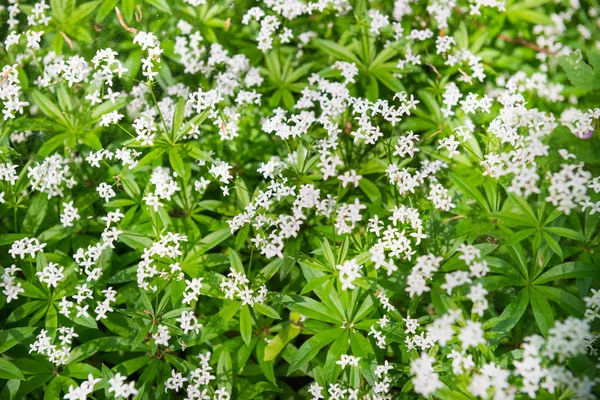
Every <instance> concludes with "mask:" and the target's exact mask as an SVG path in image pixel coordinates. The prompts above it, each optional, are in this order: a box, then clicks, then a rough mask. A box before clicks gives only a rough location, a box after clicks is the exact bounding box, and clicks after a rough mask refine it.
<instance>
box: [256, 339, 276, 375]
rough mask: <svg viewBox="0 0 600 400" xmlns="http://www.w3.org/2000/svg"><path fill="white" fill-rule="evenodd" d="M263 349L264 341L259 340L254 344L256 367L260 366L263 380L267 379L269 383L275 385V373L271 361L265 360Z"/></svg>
mask: <svg viewBox="0 0 600 400" xmlns="http://www.w3.org/2000/svg"><path fill="white" fill-rule="evenodd" d="M265 347H266V344H265V341H264V340H259V341H258V343H257V344H256V359H257V360H258V365H259V366H260V370H261V371H262V373H263V375H264V376H265V378H267V379H268V380H269V382H271V383H273V384H277V380H276V379H275V371H274V370H273V361H266V360H265Z"/></svg>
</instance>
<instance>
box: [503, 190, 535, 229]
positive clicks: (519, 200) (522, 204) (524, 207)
mask: <svg viewBox="0 0 600 400" xmlns="http://www.w3.org/2000/svg"><path fill="white" fill-rule="evenodd" d="M508 197H509V198H510V199H511V200H512V201H513V202H514V203H515V204H516V205H517V207H518V208H519V210H521V212H522V213H523V214H524V215H525V216H527V218H528V219H529V220H530V222H532V223H533V224H534V226H537V222H538V220H537V218H536V216H535V213H534V212H533V208H531V206H530V205H529V203H527V200H526V199H524V198H523V197H521V196H516V195H514V194H512V193H511V194H510V195H509V196H508Z"/></svg>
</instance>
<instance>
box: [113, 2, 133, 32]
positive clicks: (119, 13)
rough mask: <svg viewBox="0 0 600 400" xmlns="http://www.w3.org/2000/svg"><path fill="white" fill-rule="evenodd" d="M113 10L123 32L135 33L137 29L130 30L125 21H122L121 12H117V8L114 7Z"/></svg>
mask: <svg viewBox="0 0 600 400" xmlns="http://www.w3.org/2000/svg"><path fill="white" fill-rule="evenodd" d="M115 10H116V11H117V18H118V19H119V22H120V23H121V26H122V27H123V28H125V30H126V31H127V32H131V33H137V29H135V28H130V27H129V26H127V24H126V23H125V20H124V19H123V15H122V14H121V11H120V10H119V7H115Z"/></svg>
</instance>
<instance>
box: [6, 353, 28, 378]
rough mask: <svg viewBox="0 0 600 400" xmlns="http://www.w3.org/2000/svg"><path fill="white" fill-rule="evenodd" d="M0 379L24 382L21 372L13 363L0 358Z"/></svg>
mask: <svg viewBox="0 0 600 400" xmlns="http://www.w3.org/2000/svg"><path fill="white" fill-rule="evenodd" d="M0 379H17V380H19V381H23V380H25V377H24V376H23V373H21V370H20V369H19V368H18V367H17V366H16V365H15V364H13V363H11V362H10V361H8V360H5V359H4V358H1V357H0Z"/></svg>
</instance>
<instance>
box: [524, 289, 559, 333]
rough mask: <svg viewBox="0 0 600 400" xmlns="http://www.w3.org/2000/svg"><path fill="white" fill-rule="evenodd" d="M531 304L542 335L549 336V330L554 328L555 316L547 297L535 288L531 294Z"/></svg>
mask: <svg viewBox="0 0 600 400" xmlns="http://www.w3.org/2000/svg"><path fill="white" fill-rule="evenodd" d="M529 302H530V303H531V308H532V310H533V316H534V317H535V322H536V323H537V326H538V327H539V328H540V332H542V335H544V336H547V335H548V330H549V329H550V328H552V327H553V326H554V314H553V312H552V308H551V307H550V305H549V304H548V301H547V300H546V296H544V295H543V294H542V293H540V292H539V291H538V290H537V289H536V288H535V287H534V288H532V289H531V291H530V293H529Z"/></svg>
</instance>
